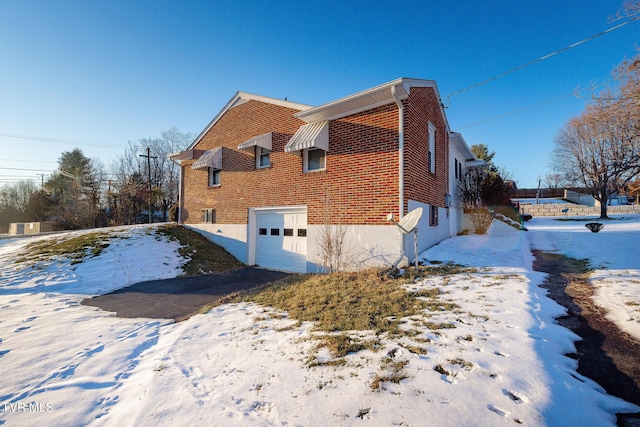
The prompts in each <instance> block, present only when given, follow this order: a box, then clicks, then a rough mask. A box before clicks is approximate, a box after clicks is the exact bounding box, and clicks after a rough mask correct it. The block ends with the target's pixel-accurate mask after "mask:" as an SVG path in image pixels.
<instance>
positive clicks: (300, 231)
mask: <svg viewBox="0 0 640 427" xmlns="http://www.w3.org/2000/svg"><path fill="white" fill-rule="evenodd" d="M298 237H307V229H306V228H299V229H298Z"/></svg>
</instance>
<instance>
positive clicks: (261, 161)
mask: <svg viewBox="0 0 640 427" xmlns="http://www.w3.org/2000/svg"><path fill="white" fill-rule="evenodd" d="M269 166H271V150H269V149H268V148H264V147H259V146H256V169H260V168H266V167H269Z"/></svg>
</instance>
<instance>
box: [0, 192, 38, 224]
mask: <svg viewBox="0 0 640 427" xmlns="http://www.w3.org/2000/svg"><path fill="white" fill-rule="evenodd" d="M37 192H38V187H37V186H36V184H35V183H34V182H33V181H29V180H25V181H19V182H16V183H13V184H5V185H4V186H2V187H0V230H3V231H7V230H8V228H9V223H11V222H24V221H29V220H31V218H30V217H29V214H28V208H29V202H30V200H31V199H32V198H33V197H34V195H35V194H36V193H37Z"/></svg>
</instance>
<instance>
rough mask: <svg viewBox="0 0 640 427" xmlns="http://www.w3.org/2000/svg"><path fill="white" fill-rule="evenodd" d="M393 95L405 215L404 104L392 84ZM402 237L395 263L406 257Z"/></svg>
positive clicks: (400, 202) (401, 206)
mask: <svg viewBox="0 0 640 427" xmlns="http://www.w3.org/2000/svg"><path fill="white" fill-rule="evenodd" d="M391 96H393V99H395V101H396V104H398V214H399V215H400V216H399V218H402V217H403V216H404V105H403V104H402V100H401V99H400V97H399V95H398V93H397V91H396V86H391ZM401 236H402V237H401V238H400V257H399V258H398V261H396V262H395V263H394V264H393V265H394V266H396V265H398V264H399V263H400V262H401V261H402V260H403V259H404V235H401Z"/></svg>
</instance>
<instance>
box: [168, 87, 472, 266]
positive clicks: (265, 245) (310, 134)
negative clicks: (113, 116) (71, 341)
mask: <svg viewBox="0 0 640 427" xmlns="http://www.w3.org/2000/svg"><path fill="white" fill-rule="evenodd" d="M452 135H453V136H454V138H455V139H456V140H455V144H452V142H451V139H452ZM457 135H459V134H452V133H451V131H450V129H449V125H448V123H447V119H446V116H445V113H444V109H443V107H442V104H441V102H440V96H439V94H438V89H437V87H436V84H435V82H434V81H431V80H416V79H405V78H402V79H397V80H394V81H392V82H389V83H386V84H383V85H380V86H376V87H373V88H371V89H368V90H365V91H362V92H359V93H356V94H353V95H350V96H347V97H345V98H342V99H338V100H336V101H333V102H329V103H327V104H324V105H321V106H318V107H310V106H308V105H303V104H297V103H293V102H289V101H286V100H284V101H283V100H279V99H274V98H268V97H264V96H259V95H253V94H248V93H243V92H238V93H236V95H235V96H234V97H233V98H232V99H231V100H230V101H229V102H228V103H227V104H226V105H225V107H224V108H223V109H222V110H221V111H220V113H218V115H217V116H216V117H215V118H214V119H213V120H212V121H211V123H209V125H208V126H207V127H206V128H205V129H204V130H203V131H202V132H201V133H200V135H199V136H198V137H197V138H196V139H195V140H194V142H193V143H192V144H191V145H190V146H189V147H188V149H187V150H186V151H183V152H180V153H175V154H172V155H171V156H170V157H171V159H172V160H174V161H176V162H178V163H179V164H180V166H181V182H180V195H181V197H180V210H179V222H181V223H183V224H185V225H186V226H188V227H192V228H194V229H197V230H198V231H200V232H201V233H203V234H204V235H205V236H207V237H208V238H209V239H210V240H212V241H213V242H215V243H217V244H219V245H221V246H223V247H224V248H226V249H227V250H228V251H229V252H230V253H232V254H233V255H234V256H235V257H236V258H238V259H239V260H241V261H243V262H245V263H247V264H249V265H258V266H262V267H265V268H273V269H279V270H287V271H297V272H316V271H320V270H321V265H322V264H323V263H322V255H321V246H322V245H321V242H322V241H323V238H322V236H323V235H324V234H325V233H326V231H327V230H329V229H333V230H334V231H335V230H339V231H341V232H342V233H341V234H342V235H344V245H343V248H344V252H345V254H344V256H343V259H344V260H345V261H347V262H348V264H349V267H350V268H359V267H361V266H364V265H390V264H392V263H394V262H397V261H399V260H404V261H405V262H406V260H411V259H413V258H414V256H415V255H414V249H413V237H412V236H410V235H404V236H403V235H402V234H401V233H400V232H399V230H398V229H397V228H396V227H395V226H394V225H393V224H391V223H390V222H389V221H388V220H387V214H389V213H393V214H394V215H395V217H396V218H398V217H402V216H403V215H404V214H406V213H407V212H408V211H410V210H413V209H415V208H417V207H422V208H423V217H422V219H421V221H420V223H419V225H418V227H417V228H418V230H419V232H418V236H419V251H422V250H424V249H426V248H428V247H430V246H432V245H434V244H436V243H438V242H439V241H441V240H443V239H445V238H447V237H449V236H451V235H452V234H455V233H457V232H458V231H460V226H461V223H462V222H461V217H462V214H461V209H460V206H455V200H456V197H455V193H452V191H453V190H452V189H454V188H455V185H454V183H453V182H452V180H453V179H452V178H453V177H454V176H457V175H455V174H457V173H458V166H457V165H458V162H460V163H461V164H464V162H466V161H468V160H473V155H472V154H471V152H470V150H469V148H468V147H467V146H466V143H465V142H464V140H463V139H462V138H461V136H460V137H458V136H457ZM451 147H454V148H455V149H453V148H451ZM465 147H466V148H465ZM452 150H453V151H452ZM452 152H453V153H454V154H453V156H454V157H455V159H454V158H453V157H452V154H451V153H452ZM454 160H455V161H454ZM454 165H455V169H456V170H455V174H454V171H453V170H452V169H453V166H454ZM453 211H456V212H453ZM458 211H459V212H458ZM452 218H453V219H452Z"/></svg>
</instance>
